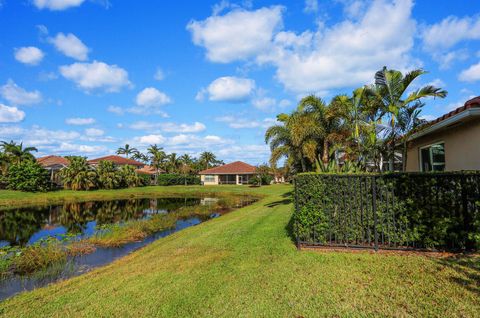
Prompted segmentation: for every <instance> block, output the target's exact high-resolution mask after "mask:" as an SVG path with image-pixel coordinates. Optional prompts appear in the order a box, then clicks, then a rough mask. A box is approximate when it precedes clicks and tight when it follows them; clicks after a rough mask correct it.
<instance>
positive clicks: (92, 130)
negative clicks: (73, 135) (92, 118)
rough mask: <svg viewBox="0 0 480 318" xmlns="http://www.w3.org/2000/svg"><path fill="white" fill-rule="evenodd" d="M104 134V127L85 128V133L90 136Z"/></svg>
mask: <svg viewBox="0 0 480 318" xmlns="http://www.w3.org/2000/svg"><path fill="white" fill-rule="evenodd" d="M104 134H105V132H104V131H103V130H102V129H98V128H87V129H85V135H87V136H89V137H99V136H103V135H104Z"/></svg>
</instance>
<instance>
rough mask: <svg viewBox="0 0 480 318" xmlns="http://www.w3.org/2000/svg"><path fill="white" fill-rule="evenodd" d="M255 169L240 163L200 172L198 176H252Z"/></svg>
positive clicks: (236, 162)
mask: <svg viewBox="0 0 480 318" xmlns="http://www.w3.org/2000/svg"><path fill="white" fill-rule="evenodd" d="M256 169H257V168H256V167H254V166H252V165H249V164H248V163H245V162H242V161H235V162H232V163H229V164H226V165H223V166H219V167H214V168H210V169H207V170H203V171H200V172H199V173H198V174H253V173H255V170H256Z"/></svg>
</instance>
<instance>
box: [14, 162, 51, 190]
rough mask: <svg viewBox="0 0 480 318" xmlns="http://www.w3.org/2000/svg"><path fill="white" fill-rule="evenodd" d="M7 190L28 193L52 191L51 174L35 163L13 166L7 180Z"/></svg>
mask: <svg viewBox="0 0 480 318" xmlns="http://www.w3.org/2000/svg"><path fill="white" fill-rule="evenodd" d="M5 181H6V183H7V188H8V189H10V190H20V191H26V192H37V191H48V190H50V188H51V186H50V174H49V173H48V171H47V170H45V169H44V168H43V167H42V166H40V165H39V164H38V163H37V162H35V161H30V160H26V161H23V162H21V163H15V164H12V165H11V166H10V167H9V168H8V172H7V176H6V178H5Z"/></svg>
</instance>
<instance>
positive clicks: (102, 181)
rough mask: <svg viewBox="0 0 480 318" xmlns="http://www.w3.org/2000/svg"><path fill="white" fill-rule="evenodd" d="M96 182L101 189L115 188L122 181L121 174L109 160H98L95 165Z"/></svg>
mask: <svg viewBox="0 0 480 318" xmlns="http://www.w3.org/2000/svg"><path fill="white" fill-rule="evenodd" d="M97 174H98V182H99V185H100V187H101V188H103V189H115V188H118V187H119V186H120V183H121V181H122V177H121V174H120V173H119V172H118V169H117V167H115V164H114V163H113V162H111V161H108V160H105V161H100V162H99V164H98V167H97Z"/></svg>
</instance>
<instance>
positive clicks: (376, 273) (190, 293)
mask: <svg viewBox="0 0 480 318" xmlns="http://www.w3.org/2000/svg"><path fill="white" fill-rule="evenodd" d="M145 191H147V192H149V193H158V194H165V195H166V194H168V193H172V192H174V193H176V194H180V193H187V192H188V193H199V192H202V191H203V192H205V191H206V192H212V191H229V192H245V191H251V192H254V193H257V194H262V195H264V198H263V199H262V200H260V201H258V202H257V203H255V204H253V205H251V206H248V207H245V208H242V209H240V210H237V211H234V212H232V213H229V214H227V215H225V216H222V217H221V218H218V219H213V220H211V221H208V222H206V223H202V224H200V225H198V226H195V227H191V228H188V229H185V230H183V231H180V232H177V233H175V234H173V235H171V236H168V237H166V238H163V239H160V240H158V241H156V242H155V243H153V244H151V245H149V246H147V247H146V248H144V249H141V250H139V251H137V252H135V253H133V254H131V255H129V256H127V257H124V258H122V259H120V260H118V261H116V262H114V263H112V264H110V265H108V266H105V267H103V268H99V269H97V270H95V271H92V272H90V273H87V274H85V275H82V276H79V277H76V278H73V279H69V280H66V281H64V282H61V283H57V284H53V285H51V286H49V287H46V288H41V289H38V290H35V291H33V292H27V293H24V294H21V295H18V296H16V297H14V298H12V299H9V300H7V301H5V302H3V303H0V315H3V316H5V317H40V316H45V317H52V316H53V317H66V316H87V317H100V316H102V317H125V316H131V317H142V316H158V317H238V316H240V317H244V316H248V317H319V316H327V317H331V316H335V317H344V316H348V317H352V316H354V317H357V316H358V317H365V316H398V317H404V316H412V317H426V316H438V317H456V316H457V317H475V316H477V317H478V316H480V259H479V258H478V257H471V258H461V259H456V260H450V259H438V258H428V257H425V256H415V255H408V256H405V255H402V256H399V255H385V254H374V253H370V252H362V253H342V252H323V253H322V252H318V251H297V249H296V248H295V245H294V244H293V242H292V239H291V237H290V235H289V231H288V223H289V220H290V217H291V214H292V203H291V202H290V200H289V196H288V192H289V191H291V187H289V186H268V187H261V188H248V187H237V186H223V187H187V188H185V187H172V188H166V187H156V188H155V187H150V188H144V189H131V190H121V191H97V192H86V193H81V194H79V193H75V197H76V198H80V197H81V198H82V199H90V198H91V197H88V196H93V197H95V198H114V197H118V196H124V195H125V196H127V197H128V196H130V195H135V196H141V195H143V194H142V192H145ZM70 194H71V192H56V193H52V194H32V195H28V196H25V195H23V194H17V193H11V192H0V202H3V203H5V202H10V204H12V202H13V201H12V200H15V198H16V197H17V196H18V197H19V198H20V199H21V200H24V201H25V202H27V201H28V200H29V202H36V201H35V200H40V201H41V200H48V199H52V200H57V201H56V202H61V200H62V197H63V196H70ZM39 198H40V199H39ZM40 201H38V202H40Z"/></svg>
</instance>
